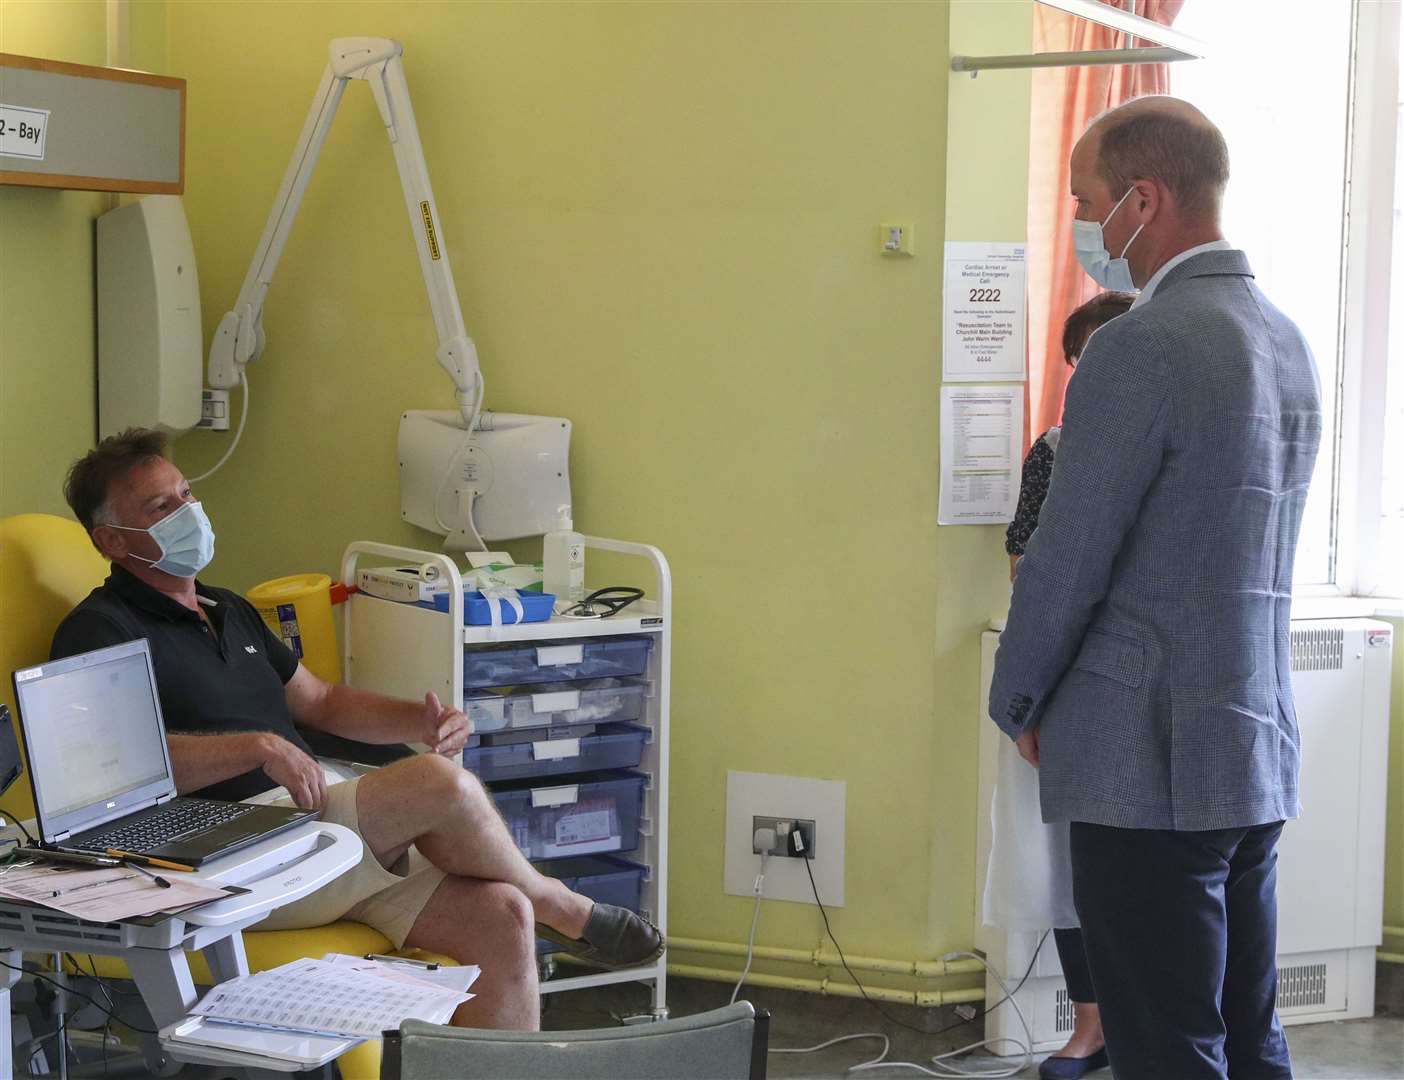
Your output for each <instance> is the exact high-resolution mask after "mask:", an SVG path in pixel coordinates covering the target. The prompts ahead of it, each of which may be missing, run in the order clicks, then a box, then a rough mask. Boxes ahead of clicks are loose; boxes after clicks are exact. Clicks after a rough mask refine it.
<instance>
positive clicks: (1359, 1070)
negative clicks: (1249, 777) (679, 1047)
mask: <svg viewBox="0 0 1404 1080" xmlns="http://www.w3.org/2000/svg"><path fill="white" fill-rule="evenodd" d="M1380 971H1381V980H1380V989H1381V992H1380V994H1379V1004H1380V1007H1379V1010H1378V1012H1377V1015H1376V1016H1375V1017H1374V1018H1373V1019H1370V1020H1351V1021H1344V1022H1338V1023H1321V1024H1302V1025H1295V1026H1293V1027H1289V1028H1288V1029H1287V1040H1288V1043H1289V1044H1290V1046H1291V1050H1292V1061H1293V1070H1294V1073H1295V1075H1296V1077H1297V1080H1309V1078H1310V1080H1404V968H1398V967H1393V968H1390V967H1387V966H1386V965H1381V967H1380ZM1396 984H1397V985H1396ZM730 994H731V988H730V987H728V986H723V985H721V984H720V983H708V982H699V981H694V980H690V979H673V980H671V981H670V982H669V991H668V1002H669V1006H670V1008H671V1010H672V1012H673V1015H675V1016H677V1015H688V1014H691V1013H696V1012H702V1011H704V1010H706V1009H712V1008H717V1007H719V1006H721V1005H725V1004H726V1001H727V999H728V998H729V997H730ZM743 996H744V997H745V998H746V999H747V1000H749V1001H751V1002H753V1003H754V1004H755V1005H756V1007H757V1008H764V1009H768V1010H769V1011H770V1014H771V1038H770V1045H771V1048H772V1049H777V1048H781V1047H804V1046H812V1045H814V1044H816V1043H819V1042H822V1041H824V1040H825V1039H831V1038H834V1037H836V1036H838V1035H842V1034H847V1033H858V1032H880V1033H882V1034H885V1035H887V1036H888V1037H889V1038H890V1039H891V1049H890V1052H889V1053H888V1056H887V1059H886V1060H888V1061H894V1062H895V1061H909V1062H919V1063H921V1064H923V1065H926V1066H927V1067H930V1065H931V1057H932V1056H933V1055H935V1054H940V1053H944V1052H946V1051H949V1050H955V1049H957V1048H959V1047H962V1046H964V1045H966V1044H968V1043H972V1042H976V1041H978V1040H979V1039H980V1038H981V1033H980V1023H979V1021H978V1020H976V1021H975V1022H973V1023H962V1022H960V1020H959V1019H958V1018H957V1017H955V1016H954V1014H953V1013H952V1011H951V1010H950V1009H939V1010H936V1009H933V1010H917V1009H913V1008H905V1007H901V1006H890V1005H884V1006H883V1008H884V1010H885V1011H886V1012H887V1013H888V1015H889V1016H890V1017H892V1018H893V1019H896V1020H900V1021H903V1022H904V1023H907V1024H910V1025H911V1026H912V1027H914V1028H919V1029H921V1030H920V1032H918V1031H910V1030H905V1029H903V1028H901V1027H899V1026H897V1025H896V1024H893V1023H890V1022H888V1021H886V1020H884V1019H883V1018H882V1017H881V1016H878V1015H877V1014H876V1013H875V1012H874V1011H873V1010H872V1008H871V1007H870V1006H869V1005H867V1004H866V1003H865V1002H862V1001H852V1000H848V999H839V998H820V997H817V996H815V995H812V994H801V993H793V992H789V991H781V990H766V989H757V990H756V991H755V992H753V993H746V994H745V995H743ZM546 1001H547V1009H546V1012H545V1014H544V1015H543V1017H542V1026H543V1027H546V1028H550V1029H553V1030H566V1029H570V1028H589V1027H601V1026H605V1025H608V1024H611V1023H615V1022H617V1021H618V1020H620V1019H622V1018H624V1017H626V1016H629V1015H632V1014H637V1013H641V1012H644V1011H646V1009H647V1007H648V1004H649V998H648V993H647V991H646V989H645V988H643V987H641V986H637V985H624V986H618V987H611V988H609V989H608V990H606V991H604V992H601V991H580V992H576V993H573V994H561V995H550V996H548V997H547V999H546ZM946 1027H949V1030H945V1031H941V1030H940V1029H941V1028H946ZM881 1049H882V1042H881V1040H880V1039H876V1038H874V1039H865V1040H862V1041H854V1042H849V1043H844V1044H841V1045H838V1046H834V1047H831V1048H830V1049H828V1050H823V1051H820V1052H817V1053H813V1054H805V1055H789V1054H786V1055H781V1054H771V1055H770V1060H769V1075H770V1076H771V1077H774V1078H777V1080H778V1078H796V1080H797V1078H804V1080H838V1078H844V1077H847V1076H849V1075H850V1074H849V1073H848V1072H847V1070H848V1068H849V1067H850V1066H853V1065H856V1064H859V1063H861V1062H865V1061H871V1060H873V1059H874V1058H875V1057H876V1056H877V1055H878V1053H879V1052H880V1051H881ZM1017 1062H1018V1059H1017V1058H1014V1059H1008V1060H1007V1064H1008V1065H1011V1066H1012V1065H1013V1064H1017ZM999 1066H1000V1062H999V1061H997V1060H996V1059H993V1058H990V1057H988V1056H985V1055H979V1056H978V1057H969V1058H965V1059H963V1067H966V1068H969V1069H970V1072H971V1074H972V1075H978V1073H976V1070H977V1069H994V1070H996V1071H999ZM880 1073H881V1075H884V1076H893V1077H901V1076H913V1077H918V1076H921V1075H922V1074H921V1073H919V1072H917V1071H916V1070H914V1069H913V1070H905V1069H883V1070H880ZM854 1075H861V1074H854ZM1012 1075H1016V1076H1018V1077H1035V1076H1037V1075H1038V1069H1037V1066H1036V1065H1033V1066H1030V1067H1029V1068H1027V1069H1025V1070H1023V1071H1021V1072H1019V1073H1016V1074H1012ZM1091 1075H1092V1076H1093V1077H1094V1078H1097V1080H1101V1078H1106V1080H1113V1074H1112V1073H1111V1072H1109V1071H1104V1072H1099V1073H1093V1074H1091Z"/></svg>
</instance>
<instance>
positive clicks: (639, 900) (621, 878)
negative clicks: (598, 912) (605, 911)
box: [541, 855, 648, 912]
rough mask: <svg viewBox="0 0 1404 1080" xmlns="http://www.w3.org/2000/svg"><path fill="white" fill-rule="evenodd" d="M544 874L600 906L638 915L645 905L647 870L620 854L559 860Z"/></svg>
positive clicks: (546, 868)
mask: <svg viewBox="0 0 1404 1080" xmlns="http://www.w3.org/2000/svg"><path fill="white" fill-rule="evenodd" d="M541 872H542V873H543V874H546V875H548V876H550V877H553V878H556V879H558V880H560V881H563V882H565V886H566V888H567V889H569V890H570V891H571V892H578V893H579V894H580V895H581V896H588V897H589V898H590V899H591V900H595V901H598V902H599V903H601V904H613V905H614V906H615V907H622V908H628V909H629V910H630V911H633V912H637V911H638V910H639V909H640V908H641V907H642V906H643V882H644V875H645V874H647V873H648V871H647V869H646V868H645V867H644V866H643V865H641V864H640V863H636V862H632V861H630V860H629V859H621V858H619V857H618V856H617V855H589V856H586V857H585V858H583V859H559V860H557V861H556V862H550V863H546V864H544V865H543V866H542V867H541Z"/></svg>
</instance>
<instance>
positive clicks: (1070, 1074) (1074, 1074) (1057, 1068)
mask: <svg viewBox="0 0 1404 1080" xmlns="http://www.w3.org/2000/svg"><path fill="white" fill-rule="evenodd" d="M1108 1064H1110V1063H1109V1062H1108V1061H1107V1051H1106V1048H1105V1047H1103V1048H1102V1049H1101V1050H1098V1051H1097V1052H1096V1053H1095V1054H1091V1055H1089V1056H1088V1057H1080V1058H1075V1057H1051V1058H1045V1059H1044V1062H1043V1064H1042V1065H1040V1066H1039V1067H1038V1075H1039V1076H1040V1077H1041V1078H1042V1080H1080V1078H1081V1077H1084V1076H1086V1075H1087V1074H1088V1073H1090V1072H1096V1071H1097V1070H1098V1069H1105V1068H1106V1067H1107V1065H1108Z"/></svg>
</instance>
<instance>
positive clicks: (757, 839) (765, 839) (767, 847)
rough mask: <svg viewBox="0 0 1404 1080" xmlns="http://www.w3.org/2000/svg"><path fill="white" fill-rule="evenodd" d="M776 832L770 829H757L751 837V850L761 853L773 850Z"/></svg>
mask: <svg viewBox="0 0 1404 1080" xmlns="http://www.w3.org/2000/svg"><path fill="white" fill-rule="evenodd" d="M775 837H776V832H775V830H774V829H771V828H763V829H757V830H756V831H755V833H754V835H752V837H751V846H752V848H759V849H760V851H761V852H762V853H769V852H772V851H774V850H775Z"/></svg>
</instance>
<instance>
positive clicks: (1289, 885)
mask: <svg viewBox="0 0 1404 1080" xmlns="http://www.w3.org/2000/svg"><path fill="white" fill-rule="evenodd" d="M998 642H999V635H998V634H997V633H995V632H994V631H986V632H985V633H984V635H983V636H982V641H981V693H980V795H979V798H980V805H979V813H978V815H977V820H978V827H977V828H978V832H977V837H976V866H975V920H976V923H977V925H976V929H975V944H976V947H977V948H979V949H981V950H982V951H984V952H985V954H986V957H987V959H988V960H989V962H990V963H991V964H992V965H993V966H994V967H995V968H996V970H998V971H1000V972H1001V973H1003V974H1004V975H1005V976H1006V981H1007V982H1008V984H1009V986H1010V988H1011V989H1012V988H1013V986H1014V985H1015V984H1016V983H1017V982H1018V980H1019V978H1020V977H1021V976H1022V975H1023V973H1024V972H1025V970H1027V969H1028V968H1029V963H1030V961H1031V960H1032V959H1033V957H1034V949H1035V947H1036V946H1037V944H1038V941H1039V938H1040V937H1041V936H1042V935H1040V934H1035V933H1008V932H1006V931H1003V930H999V929H996V928H994V927H988V926H982V925H979V923H980V915H981V912H982V910H983V906H984V905H983V901H982V896H983V892H984V887H985V866H986V863H987V862H988V860H989V853H990V801H991V795H992V793H993V790H994V778H995V769H996V761H997V752H998V748H999V740H1001V739H1003V738H1004V737H1005V736H1004V735H1003V734H1001V733H1000V732H999V730H998V729H997V728H996V727H995V726H994V724H993V723H992V722H991V721H990V719H989V718H988V716H987V715H986V712H985V702H986V701H988V699H989V688H990V678H991V675H992V673H993V667H994V654H995V647H996V646H997V644H998ZM1391 644H1392V635H1391V627H1390V625H1389V624H1388V623H1383V622H1377V621H1374V620H1371V619H1311V620H1305V619H1304V620H1299V621H1294V622H1293V623H1292V689H1293V692H1294V694H1295V696H1296V702H1297V722H1298V725H1299V727H1300V728H1301V738H1302V778H1301V800H1302V817H1301V819H1300V820H1298V821H1291V822H1288V823H1287V826H1286V828H1284V829H1283V832H1282V841H1281V843H1280V844H1279V845H1278V867H1277V907H1278V917H1277V944H1278V957H1277V963H1278V1013H1279V1015H1280V1016H1281V1018H1282V1022H1283V1023H1284V1024H1304V1023H1311V1022H1314V1021H1318V1020H1348V1019H1354V1018H1356V1017H1363V1016H1371V1015H1373V1014H1374V1011H1375V949H1376V948H1377V947H1378V946H1379V944H1380V938H1381V923H1382V922H1383V900H1384V859H1385V779H1386V767H1387V758H1388V748H1389V690H1390V659H1391V655H1390V654H1391ZM985 995H986V996H985V1000H986V1003H987V1004H988V1005H993V1004H994V1003H995V1002H997V1001H999V1000H1000V998H1001V997H1003V991H1002V990H1001V989H1000V987H999V984H998V983H996V982H995V981H994V980H993V979H987V980H986V984H985ZM1017 999H1018V1002H1019V1007H1020V1008H1021V1009H1022V1010H1023V1013H1024V1016H1025V1017H1026V1018H1027V1019H1028V1022H1029V1026H1030V1027H1031V1028H1032V1030H1033V1037H1034V1047H1035V1049H1037V1050H1055V1049H1058V1048H1060V1047H1061V1046H1062V1045H1063V1043H1064V1042H1066V1041H1067V1037H1068V1035H1069V1033H1071V1031H1072V1026H1073V1011H1072V1005H1071V1002H1069V1000H1068V996H1067V990H1066V988H1065V986H1064V984H1063V976H1062V970H1061V968H1060V967H1059V965H1058V954H1057V950H1056V949H1055V948H1054V945H1053V935H1052V934H1051V933H1050V934H1049V935H1048V937H1047V940H1046V941H1044V943H1043V946H1042V948H1041V949H1039V950H1038V957H1037V961H1036V962H1035V963H1034V966H1033V969H1032V971H1031V973H1030V975H1029V978H1028V980H1027V981H1026V982H1025V983H1024V985H1023V988H1022V989H1021V990H1020V991H1019V993H1018V995H1017ZM985 1037H986V1038H987V1039H998V1038H1006V1039H1015V1040H1017V1041H1018V1042H1019V1043H1021V1044H1022V1043H1023V1041H1024V1030H1023V1025H1021V1024H1020V1023H1019V1018H1018V1016H1017V1015H1015V1012H1014V1010H1013V1009H1012V1008H1011V1007H1010V1006H1009V1005H1008V1004H1004V1005H1001V1006H999V1008H997V1009H995V1010H994V1011H993V1012H992V1013H990V1014H988V1015H987V1016H986V1019H985ZM1003 1049H1004V1051H1005V1052H1006V1053H1008V1052H1010V1051H1011V1050H1012V1047H1009V1046H1006V1047H1004V1048H1003Z"/></svg>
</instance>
